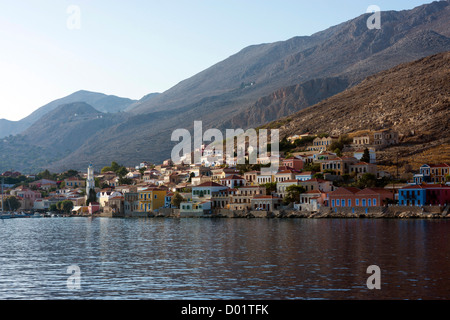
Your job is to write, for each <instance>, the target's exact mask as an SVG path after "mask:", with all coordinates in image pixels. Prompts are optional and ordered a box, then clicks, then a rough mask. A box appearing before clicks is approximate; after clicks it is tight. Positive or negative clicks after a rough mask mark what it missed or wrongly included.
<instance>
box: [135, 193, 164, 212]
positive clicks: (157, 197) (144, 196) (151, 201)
mask: <svg viewBox="0 0 450 320" xmlns="http://www.w3.org/2000/svg"><path fill="white" fill-rule="evenodd" d="M138 193H139V211H140V212H151V211H154V210H158V209H159V208H161V207H164V201H165V196H166V193H167V191H166V190H162V189H159V188H145V189H142V190H140V191H139V192H138Z"/></svg>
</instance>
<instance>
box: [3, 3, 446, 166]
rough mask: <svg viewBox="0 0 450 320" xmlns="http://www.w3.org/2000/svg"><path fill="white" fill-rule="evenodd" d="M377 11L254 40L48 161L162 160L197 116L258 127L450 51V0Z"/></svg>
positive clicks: (220, 125)
mask: <svg viewBox="0 0 450 320" xmlns="http://www.w3.org/2000/svg"><path fill="white" fill-rule="evenodd" d="M370 16H371V14H363V15H361V16H359V17H357V18H355V19H352V20H350V21H347V22H344V23H341V24H339V25H337V26H334V27H331V28H328V29H327V30H324V31H321V32H318V33H316V34H313V35H312V36H308V37H294V38H292V39H289V40H286V41H279V42H275V43H269V44H260V45H254V46H250V47H247V48H245V49H243V50H241V51H240V52H238V53H236V54H235V55H233V56H231V57H229V58H228V59H225V60H224V61H222V62H219V63H217V64H215V65H214V66H212V67H210V68H208V69H206V70H204V71H202V72H200V73H198V74H197V75H195V76H193V77H191V78H189V79H186V80H184V81H182V82H180V83H179V84H178V85H176V86H174V87H173V88H171V89H169V90H167V91H166V92H163V93H160V94H157V95H152V96H150V99H141V100H140V101H139V102H134V103H133V104H132V105H129V107H128V108H127V109H126V112H122V113H120V116H118V117H115V121H113V122H112V124H111V126H109V127H105V128H103V129H102V130H97V131H96V133H95V134H92V136H91V137H90V138H89V139H87V140H86V141H85V142H84V143H83V144H82V145H81V146H79V147H78V148H76V149H73V150H72V152H71V153H70V154H67V155H65V156H63V155H59V156H58V157H53V158H52V159H51V160H49V161H48V165H47V168H49V169H52V170H55V171H56V170H65V169H67V168H74V169H84V168H85V167H86V166H87V164H88V163H89V162H90V161H92V162H94V164H95V165H96V166H97V167H102V166H104V165H108V164H110V163H111V161H112V160H115V161H118V162H119V163H122V164H125V165H134V164H136V163H138V162H141V161H143V160H146V161H153V162H160V161H162V160H164V159H167V158H169V157H170V153H171V150H172V148H173V146H174V145H175V144H176V142H172V141H171V134H172V132H173V131H174V130H175V129H178V128H184V129H188V130H191V133H192V127H193V123H194V121H196V120H201V121H203V129H204V130H206V129H209V128H217V129H220V130H222V131H223V130H224V129H226V128H229V129H237V128H239V127H242V128H244V129H246V128H249V127H257V126H260V125H263V124H265V123H266V122H267V121H271V120H273V119H276V118H279V117H284V116H288V115H292V114H294V113H295V112H298V111H299V110H302V109H304V108H307V107H309V106H311V105H314V104H316V103H318V102H320V101H322V100H324V99H327V98H330V97H332V96H334V95H336V94H338V93H340V92H343V91H345V90H348V89H350V88H352V87H354V86H356V85H358V84H359V83H361V81H363V80H364V79H365V78H367V77H368V76H371V75H373V74H376V73H378V72H381V71H383V70H387V69H389V68H392V67H395V66H397V65H398V64H401V63H405V62H411V61H414V60H417V59H420V58H423V57H426V56H429V55H433V54H436V53H439V52H444V51H449V50H450V1H439V2H433V3H430V4H427V5H423V6H420V7H417V8H414V9H412V10H405V11H400V12H396V11H389V12H382V14H381V19H382V25H381V29H379V30H377V29H374V30H369V29H368V27H367V20H368V19H369V17H370ZM94 107H95V106H94ZM30 129H32V128H30ZM33 130H34V129H33ZM27 134H28V135H32V131H29V132H28V133H27ZM55 135H57V133H56V132H55ZM37 146H40V147H43V148H48V145H47V144H43V143H40V142H38V143H37ZM2 151H3V150H2V144H1V143H0V153H1V152H2ZM25 151H26V150H25ZM25 151H24V152H25ZM18 165H19V164H18ZM0 169H2V166H1V163H0Z"/></svg>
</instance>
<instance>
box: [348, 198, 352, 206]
mask: <svg viewBox="0 0 450 320" xmlns="http://www.w3.org/2000/svg"><path fill="white" fill-rule="evenodd" d="M348 206H349V207H351V206H352V200H351V199H348Z"/></svg>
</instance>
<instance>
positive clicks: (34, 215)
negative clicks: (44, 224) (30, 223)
mask: <svg viewBox="0 0 450 320" xmlns="http://www.w3.org/2000/svg"><path fill="white" fill-rule="evenodd" d="M42 217H43V215H42V214H40V213H38V212H36V213H35V214H33V215H32V216H31V218H42Z"/></svg>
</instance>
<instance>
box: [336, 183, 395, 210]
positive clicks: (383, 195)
mask: <svg viewBox="0 0 450 320" xmlns="http://www.w3.org/2000/svg"><path fill="white" fill-rule="evenodd" d="M391 198H392V193H391V192H389V191H388V190H386V189H384V188H366V189H363V190H360V189H358V188H354V187H342V188H339V189H337V190H335V191H333V192H330V193H329V194H328V199H329V204H330V206H331V207H332V208H339V207H340V208H345V207H350V208H351V207H365V208H367V207H381V206H384V205H386V203H387V201H388V199H391Z"/></svg>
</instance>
